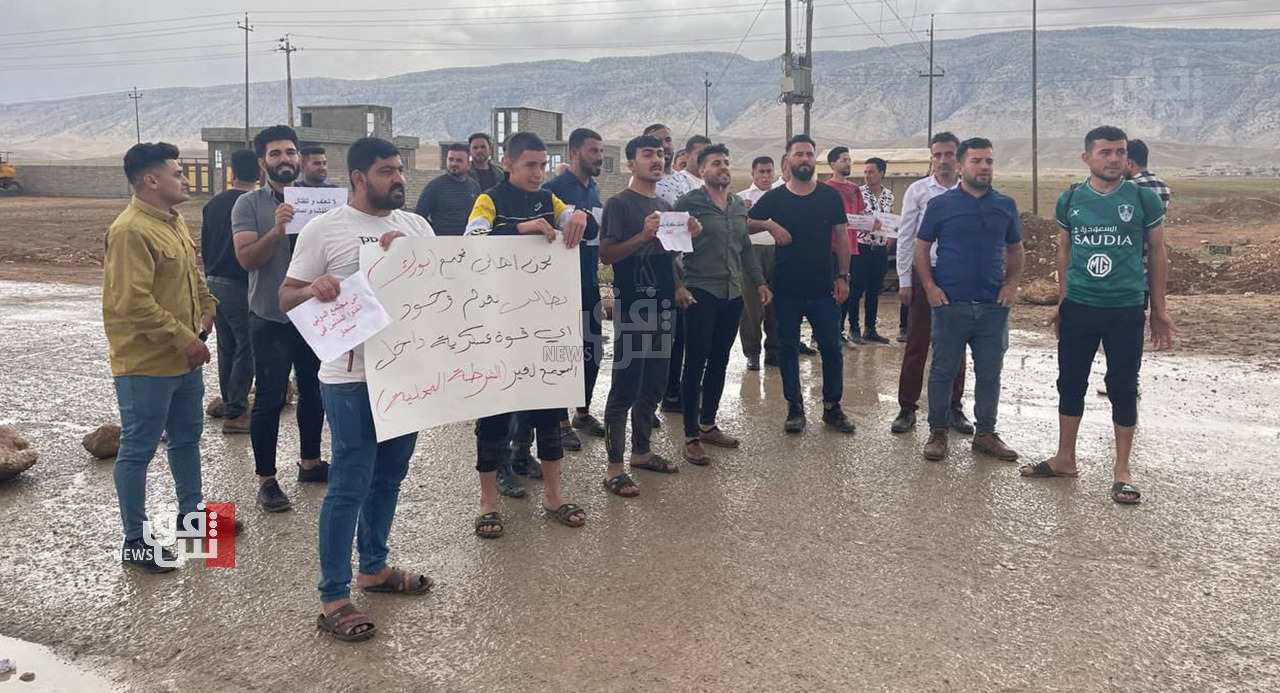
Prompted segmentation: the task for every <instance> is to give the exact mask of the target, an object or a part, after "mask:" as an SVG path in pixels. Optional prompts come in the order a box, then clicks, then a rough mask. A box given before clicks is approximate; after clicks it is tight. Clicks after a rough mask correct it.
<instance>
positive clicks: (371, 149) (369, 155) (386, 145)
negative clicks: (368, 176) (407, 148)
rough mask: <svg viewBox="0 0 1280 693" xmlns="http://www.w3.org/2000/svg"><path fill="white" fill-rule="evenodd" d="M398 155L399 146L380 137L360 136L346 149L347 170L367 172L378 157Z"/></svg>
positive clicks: (388, 157)
mask: <svg viewBox="0 0 1280 693" xmlns="http://www.w3.org/2000/svg"><path fill="white" fill-rule="evenodd" d="M393 156H400V148H399V147H397V146H395V145H394V144H391V143H390V142H388V141H386V140H384V139H382V138H380V137H361V138H360V139H358V140H356V141H355V142H352V143H351V148H350V149H348V150H347V172H348V173H350V172H352V171H363V172H364V173H368V172H369V169H371V168H373V164H374V163H375V162H376V161H377V160H378V159H390V158H391V157H393Z"/></svg>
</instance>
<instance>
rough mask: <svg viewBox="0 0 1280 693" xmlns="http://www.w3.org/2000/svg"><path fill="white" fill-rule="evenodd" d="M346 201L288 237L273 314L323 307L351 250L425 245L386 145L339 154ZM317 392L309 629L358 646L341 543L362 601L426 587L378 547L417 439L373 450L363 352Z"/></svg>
mask: <svg viewBox="0 0 1280 693" xmlns="http://www.w3.org/2000/svg"><path fill="white" fill-rule="evenodd" d="M347 170H348V171H349V174H348V175H349V176H350V179H349V183H350V186H351V196H350V199H349V200H348V202H347V204H346V205H344V206H342V207H339V208H337V209H334V210H330V211H329V212H327V213H325V214H324V215H322V216H320V217H317V218H316V219H313V220H312V221H311V223H309V224H307V227H306V229H304V230H303V232H302V233H301V234H300V235H299V236H298V245H297V248H295V249H294V253H293V259H292V260H291V261H290V263H289V270H288V275H287V276H286V278H285V280H284V283H283V284H282V285H281V287H280V292H279V303H280V310H281V311H285V312H287V311H289V310H292V309H293V308H294V307H296V306H297V305H299V304H301V303H303V302H305V301H308V300H310V299H312V298H315V299H317V300H319V301H320V302H322V303H332V302H333V301H335V300H336V299H337V298H338V297H339V296H340V294H341V282H342V280H344V279H346V278H347V277H350V276H351V275H353V274H355V273H356V272H357V271H359V270H360V246H361V245H362V244H364V243H374V242H381V244H382V247H383V249H386V248H387V247H389V246H390V244H391V242H392V241H393V240H394V239H395V238H398V237H400V236H413V237H422V236H432V235H434V234H433V233H432V231H431V226H430V225H429V224H428V223H427V222H426V221H425V220H424V219H422V217H420V216H417V215H414V214H409V213H407V212H404V211H402V210H401V207H403V206H404V164H403V163H402V162H401V160H400V151H399V150H398V149H396V147H395V145H393V144H391V143H390V142H388V141H386V140H381V139H378V138H375V137H364V138H361V139H358V140H356V141H355V142H353V143H352V144H351V148H350V149H349V150H347ZM320 382H321V385H320V392H321V394H322V395H323V396H324V399H325V410H326V411H327V412H328V418H329V432H330V439H331V445H332V460H333V462H332V464H333V467H332V470H331V473H330V479H329V487H328V488H327V489H326V490H325V496H324V503H323V504H322V505H321V506H320V584H319V589H320V602H321V609H322V612H321V614H320V616H319V618H318V619H317V623H318V625H319V627H320V628H321V629H322V630H324V631H325V632H327V633H329V634H331V635H333V636H334V637H335V638H337V639H338V640H343V641H351V640H365V639H367V638H370V637H373V635H374V633H376V626H375V625H374V624H373V622H372V621H370V620H369V619H368V618H367V617H365V616H364V615H363V614H362V613H361V612H360V611H359V610H358V609H356V608H355V606H353V605H352V604H351V599H350V597H351V541H352V539H353V538H354V537H355V535H356V527H357V525H358V526H359V535H360V540H359V548H360V574H359V575H358V576H357V577H356V584H357V585H359V586H360V587H361V588H363V590H364V591H365V592H391V593H398V594H422V593H425V592H427V591H428V590H430V589H431V586H432V584H433V583H432V581H431V578H429V577H427V576H425V575H421V574H413V575H411V574H410V573H409V572H406V571H402V570H400V569H398V568H392V567H391V566H389V565H387V551H388V549H387V538H388V536H390V534H391V523H392V520H393V519H394V518H395V514H396V503H397V501H398V500H399V497H400V482H401V481H402V480H403V479H404V477H405V474H406V473H407V472H408V471H409V459H410V458H411V457H413V448H414V444H415V443H416V442H417V439H418V434H417V433H410V434H408V435H403V436H400V437H398V438H392V439H390V440H385V441H382V442H378V436H377V432H376V431H375V430H374V425H373V410H372V409H371V408H370V406H369V387H368V385H367V384H366V383H365V376H364V347H363V346H357V347H355V348H354V349H352V350H351V351H349V352H348V353H347V354H344V355H343V356H341V357H339V358H337V359H334V360H333V361H327V362H325V363H324V364H323V365H321V366H320Z"/></svg>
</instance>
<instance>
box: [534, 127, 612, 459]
mask: <svg viewBox="0 0 1280 693" xmlns="http://www.w3.org/2000/svg"><path fill="white" fill-rule="evenodd" d="M603 168H604V138H602V137H601V136H600V133H598V132H595V131H594V130H588V129H587V128H578V129H576V130H574V131H573V132H571V133H569V170H568V171H565V172H564V173H562V174H560V175H559V176H556V177H555V178H553V179H552V180H551V181H549V182H548V183H547V184H546V185H545V186H543V187H544V188H545V189H546V190H549V191H550V192H551V193H552V194H554V195H555V196H556V197H558V198H560V200H561V201H562V202H564V203H565V204H567V205H573V206H574V207H576V208H577V209H580V210H583V211H586V212H587V213H588V214H590V215H591V216H592V223H590V224H589V225H588V228H587V231H586V234H585V235H584V236H583V239H582V244H581V246H580V248H579V250H578V258H579V260H580V263H581V268H580V269H581V271H582V339H583V343H582V356H583V372H584V374H585V376H586V377H585V382H586V396H587V398H586V400H585V401H584V402H583V405H582V406H581V407H578V409H577V412H575V413H574V415H573V418H572V420H570V418H569V415H568V411H567V410H566V411H565V412H564V416H563V418H562V420H561V422H560V431H561V434H562V436H561V437H562V438H563V439H564V449H566V450H581V449H582V441H581V440H579V439H578V435H577V434H576V433H574V431H575V430H578V431H583V432H585V433H587V434H588V435H592V436H595V437H597V438H603V437H604V435H605V430H604V424H603V423H601V422H600V421H599V420H598V419H596V417H594V416H592V415H591V395H592V393H593V392H594V391H595V389H596V378H597V377H598V376H599V374H600V359H601V358H602V357H603V356H604V344H603V342H602V340H603V337H602V336H601V335H602V332H601V326H600V317H601V315H602V312H601V307H600V238H599V228H598V226H597V223H596V222H597V219H598V217H597V215H601V214H603V211H604V210H603V209H602V207H601V204H600V187H599V186H598V185H596V178H597V177H599V175H600V173H601V171H602V170H603Z"/></svg>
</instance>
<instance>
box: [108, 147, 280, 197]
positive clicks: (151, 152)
mask: <svg viewBox="0 0 1280 693" xmlns="http://www.w3.org/2000/svg"><path fill="white" fill-rule="evenodd" d="M177 158H178V148H177V147H175V146H173V145H172V144H169V143H168V142H156V143H154V144H153V143H151V142H140V143H138V144H135V145H133V146H132V147H129V151H127V152H125V153H124V176H125V178H128V179H129V184H130V185H132V186H134V187H135V188H136V187H137V186H138V183H140V182H141V181H142V176H143V175H144V174H146V172H147V171H148V170H149V169H150V168H151V167H152V166H156V165H158V164H163V163H164V162H166V161H168V160H169V159H177ZM253 164H254V166H257V165H258V162H257V161H254V162H253Z"/></svg>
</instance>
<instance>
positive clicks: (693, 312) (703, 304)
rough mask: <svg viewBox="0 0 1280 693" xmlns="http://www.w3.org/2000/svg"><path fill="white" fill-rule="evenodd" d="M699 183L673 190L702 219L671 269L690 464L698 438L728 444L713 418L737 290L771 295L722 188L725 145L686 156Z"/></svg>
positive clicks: (766, 300) (701, 456) (697, 454)
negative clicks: (679, 314)
mask: <svg viewBox="0 0 1280 693" xmlns="http://www.w3.org/2000/svg"><path fill="white" fill-rule="evenodd" d="M694 165H696V166H697V167H698V171H699V172H700V173H701V174H702V179H703V180H704V181H706V183H705V184H704V185H703V186H702V187H700V188H698V189H697V190H694V191H693V192H691V193H689V194H687V195H685V196H684V197H681V198H680V199H679V200H678V201H677V202H676V205H675V211H677V212H688V213H689V216H690V218H692V219H696V220H697V221H698V225H699V226H701V227H702V233H700V234H699V235H698V237H697V238H696V239H694V241H693V252H692V253H687V254H685V256H684V271H683V272H681V273H679V274H677V275H676V277H675V284H676V293H675V296H676V305H678V306H680V307H681V308H683V309H684V320H685V359H684V373H683V375H682V382H683V386H682V388H683V389H682V391H681V393H680V395H681V396H680V401H681V403H682V405H683V407H684V412H683V414H684V436H685V442H684V458H685V459H686V460H688V461H689V462H690V463H692V464H696V465H706V464H709V463H710V462H711V457H710V456H709V455H708V454H707V451H706V449H705V448H703V447H702V444H703V443H704V442H705V443H708V444H711V445H715V446H718V447H724V448H736V447H738V445H739V441H738V439H737V438H733V437H731V436H729V435H727V434H726V433H724V431H721V430H720V428H719V427H718V426H716V413H717V412H718V410H719V409H720V395H722V394H723V393H724V378H725V372H726V371H727V369H728V367H729V351H730V350H731V349H733V340H734V339H735V338H736V337H737V336H738V319H739V318H740V317H741V315H742V292H743V290H744V289H743V287H744V286H746V287H747V289H746V290H748V291H752V292H755V293H756V296H757V298H758V299H759V301H760V303H761V304H762V305H765V306H768V305H769V304H770V303H771V302H772V300H773V296H772V294H771V292H770V291H769V287H768V285H766V284H765V281H764V273H763V272H762V271H761V270H760V262H759V260H758V259H757V258H756V254H755V251H753V250H752V246H751V239H750V238H749V234H748V233H747V208H746V205H744V204H743V202H742V200H741V199H740V198H739V197H738V196H737V195H734V194H732V193H730V192H729V183H730V182H731V180H732V177H731V174H730V172H729V150H728V148H726V147H725V146H724V145H722V144H714V145H711V146H709V147H705V148H703V149H702V151H700V152H699V153H698V159H697V161H696V162H694Z"/></svg>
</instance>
